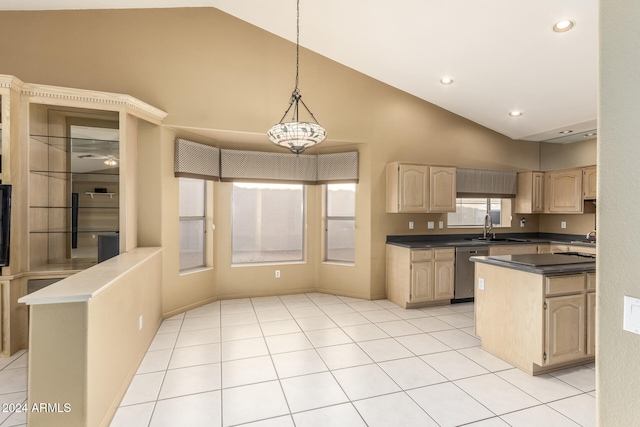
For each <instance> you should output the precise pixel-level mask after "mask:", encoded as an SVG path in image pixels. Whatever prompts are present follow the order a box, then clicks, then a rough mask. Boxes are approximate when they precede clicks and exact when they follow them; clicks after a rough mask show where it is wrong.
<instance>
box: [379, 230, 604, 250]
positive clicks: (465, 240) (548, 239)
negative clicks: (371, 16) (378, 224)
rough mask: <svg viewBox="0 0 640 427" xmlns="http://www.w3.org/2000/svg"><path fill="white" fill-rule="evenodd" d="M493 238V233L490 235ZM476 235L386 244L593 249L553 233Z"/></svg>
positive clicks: (405, 239)
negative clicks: (551, 245)
mask: <svg viewBox="0 0 640 427" xmlns="http://www.w3.org/2000/svg"><path fill="white" fill-rule="evenodd" d="M491 236H493V233H492V234H491ZM479 237H481V236H479V235H478V234H442V235H411V236H387V244H389V245H395V246H401V247H404V248H410V249H420V248H438V247H450V246H453V247H456V246H488V245H522V244H536V243H557V244H563V245H565V244H566V245H571V246H583V247H586V248H594V247H595V246H596V245H595V243H591V242H589V241H588V240H587V239H585V237H584V236H583V235H575V234H553V233H503V234H497V233H496V235H495V237H496V238H495V239H490V240H480V239H478V238H479Z"/></svg>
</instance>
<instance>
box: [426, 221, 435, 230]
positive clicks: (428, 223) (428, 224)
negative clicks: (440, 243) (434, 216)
mask: <svg viewBox="0 0 640 427" xmlns="http://www.w3.org/2000/svg"><path fill="white" fill-rule="evenodd" d="M434 227H435V224H434V223H433V221H429V222H427V228H428V229H429V230H433V228H434Z"/></svg>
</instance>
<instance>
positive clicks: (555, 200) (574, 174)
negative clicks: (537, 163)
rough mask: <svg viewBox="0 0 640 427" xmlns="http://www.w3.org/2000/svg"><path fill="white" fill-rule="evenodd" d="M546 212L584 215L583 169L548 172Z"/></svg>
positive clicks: (546, 179)
mask: <svg viewBox="0 0 640 427" xmlns="http://www.w3.org/2000/svg"><path fill="white" fill-rule="evenodd" d="M544 181H545V193H544V196H545V212H549V213H582V210H583V204H582V201H583V200H582V169H568V170H560V171H552V172H547V173H546V174H545V176H544Z"/></svg>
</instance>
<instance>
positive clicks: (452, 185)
mask: <svg viewBox="0 0 640 427" xmlns="http://www.w3.org/2000/svg"><path fill="white" fill-rule="evenodd" d="M455 211H456V168H453V167H443V166H429V212H455Z"/></svg>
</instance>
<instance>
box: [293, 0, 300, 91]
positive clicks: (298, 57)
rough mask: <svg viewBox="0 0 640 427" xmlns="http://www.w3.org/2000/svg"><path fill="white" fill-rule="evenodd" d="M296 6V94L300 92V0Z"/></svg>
mask: <svg viewBox="0 0 640 427" xmlns="http://www.w3.org/2000/svg"><path fill="white" fill-rule="evenodd" d="M296 5H297V7H296V88H295V90H294V92H298V75H299V68H300V0H297V3H296Z"/></svg>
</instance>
